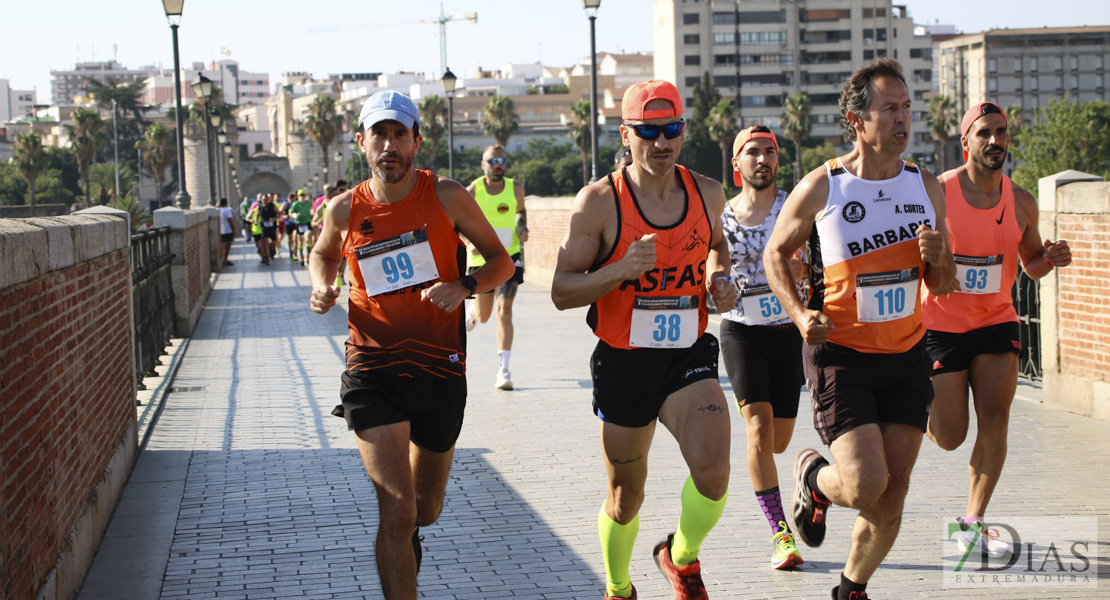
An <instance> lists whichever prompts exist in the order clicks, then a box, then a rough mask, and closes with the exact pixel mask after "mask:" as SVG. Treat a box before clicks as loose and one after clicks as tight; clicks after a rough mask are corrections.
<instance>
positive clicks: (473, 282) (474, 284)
mask: <svg viewBox="0 0 1110 600" xmlns="http://www.w3.org/2000/svg"><path fill="white" fill-rule="evenodd" d="M459 283H461V284H463V287H465V288H466V289H468V290H470V295H471V296H473V295H474V290H476V289H478V280H477V279H474V278H473V277H471V276H470V275H463V276H462V277H459Z"/></svg>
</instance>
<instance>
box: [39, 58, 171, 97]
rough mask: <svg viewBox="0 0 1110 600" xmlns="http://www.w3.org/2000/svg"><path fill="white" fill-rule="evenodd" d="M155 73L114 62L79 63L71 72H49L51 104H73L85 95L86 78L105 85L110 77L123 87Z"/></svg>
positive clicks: (150, 69)
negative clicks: (78, 97) (51, 78)
mask: <svg viewBox="0 0 1110 600" xmlns="http://www.w3.org/2000/svg"><path fill="white" fill-rule="evenodd" d="M157 72H158V69H156V68H154V67H139V68H138V69H128V68H127V67H125V66H123V65H121V64H119V63H118V62H116V61H114V60H107V61H100V62H79V63H77V64H76V65H74V67H73V69H71V70H68V71H51V72H50V76H51V77H53V80H52V81H51V83H50V95H51V102H53V103H54V104H55V105H69V104H74V100H75V98H76V97H77V96H84V95H85V86H86V85H87V84H86V81H85V79H86V78H88V79H95V80H96V81H99V82H100V83H107V81H108V78H109V77H110V78H112V80H113V81H115V82H116V83H117V84H119V85H123V84H127V83H131V82H133V81H135V80H136V79H141V78H144V77H152V76H153V75H154V74H155V73H157Z"/></svg>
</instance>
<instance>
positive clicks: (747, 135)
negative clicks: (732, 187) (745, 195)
mask: <svg viewBox="0 0 1110 600" xmlns="http://www.w3.org/2000/svg"><path fill="white" fill-rule="evenodd" d="M753 129H755V126H754V125H753V126H752V127H749V128H747V129H744V130H742V131H741V132H740V133H738V134H736V139H735V140H733V141H732V156H733V158H735V157H736V155H737V154H740V150H741V149H742V148H743V147H744V144H747V143H748V142H750V141H752V140H753V139H759V138H767V139H769V140H771V141H772V142H774V143H775V152H778V151H779V140H778V138H776V137H775V134H773V133H771V132H769V131H752V130H753ZM732 182H733V183H734V184H736V187H744V180H743V179H741V178H740V169H737V168H735V167H733V169H732Z"/></svg>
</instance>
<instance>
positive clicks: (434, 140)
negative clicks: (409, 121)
mask: <svg viewBox="0 0 1110 600" xmlns="http://www.w3.org/2000/svg"><path fill="white" fill-rule="evenodd" d="M417 110H419V111H420V135H422V136H424V139H425V140H426V141H427V142H428V143H426V144H424V145H422V146H421V147H420V149H421V150H424V148H428V150H426V152H427V153H428V154H430V155H431V158H430V159H429V160H428V161H427V165H428V167H429V168H431V169H432V170H433V171H434V170H435V169H436V158H437V157H438V153H439V141H440V140H442V139H443V136H444V134H446V133H447V103H446V102H444V100H443V98H440V97H439V96H426V97H425V98H424V99H423V100H421V101H420V106H418V107H417Z"/></svg>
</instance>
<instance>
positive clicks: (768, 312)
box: [245, 58, 1071, 600]
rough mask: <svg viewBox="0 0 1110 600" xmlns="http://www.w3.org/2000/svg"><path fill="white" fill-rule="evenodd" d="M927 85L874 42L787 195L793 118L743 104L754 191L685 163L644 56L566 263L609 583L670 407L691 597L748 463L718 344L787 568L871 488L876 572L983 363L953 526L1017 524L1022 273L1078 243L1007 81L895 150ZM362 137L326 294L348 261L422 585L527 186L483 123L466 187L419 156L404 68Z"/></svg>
mask: <svg viewBox="0 0 1110 600" xmlns="http://www.w3.org/2000/svg"><path fill="white" fill-rule="evenodd" d="M911 104H912V101H911V97H910V95H909V92H908V89H907V87H906V85H905V80H904V78H903V75H902V72H901V66H900V65H899V64H898V63H897V62H896V61H894V60H891V59H885V58H884V59H877V60H874V61H871V62H869V63H867V64H865V65H863V66H861V67H860V68H858V69H857V70H856V71H855V72H854V73H852V75H851V77H850V78H849V79H848V81H847V82H846V83H845V85H844V88H843V91H842V93H841V97H840V110H841V124H842V126H843V129H844V133H845V135H846V137H847V138H848V139H849V140H850V141H851V143H852V149H851V150H850V151H849V152H848V153H847V154H845V155H843V156H838V157H832V158H830V159H829V160H828V162H826V163H825V164H823V165H822V166H820V167H819V168H817V169H815V170H813V171H812V172H810V173H808V174H806V175H805V176H804V178H802V180H801V181H800V183H799V184H798V186H797V187H796V188H795V189H794V190H793V191H792V192H791V193H790V194H789V195H788V194H787V193H785V192H784V191H781V190H778V189H777V188H776V186H775V183H774V181H775V176H776V174H777V170H778V166H779V146H778V139H777V137H776V135H775V134H774V132H773V131H771V130H770V129H769V128H767V127H763V126H759V125H756V126H752V127H748V128H746V129H744V130H743V131H741V132H740V133H739V134H738V135H737V136H736V139H735V141H734V144H733V148H732V154H733V158H732V165H733V168H734V182H735V184H736V185H737V186H739V187H740V189H741V191H740V193H739V194H738V195H737V196H735V197H734V198H732V199H728V198H726V196H725V193H724V192H723V188H722V186H721V184H720V182H718V181H715V180H713V179H711V178H708V177H705V176H702V175H699V174H697V173H693V172H691V171H689V170H688V169H686V168H685V167H683V166H681V165H680V164H678V160H679V155H680V151H681V149H682V143H683V140H684V133H685V126H686V121H685V119H684V118H683V117H684V111H683V101H682V98H681V96H680V94H679V92H678V90H677V89H676V88H675V87H674V86H673V85H672V84H670V83H667V82H665V81H646V82H640V83H636V84H633V85H632V86H630V87H629V88H628V89H627V91H626V92H625V94H624V98H623V101H622V103H621V111H622V123H621V126H620V132H621V140H622V144H623V147H622V150H621V151H620V152H618V153H617V155H616V156H615V157H614V162H615V166H614V169H615V170H614V171H613V172H612V173H610V174H609V175H608V176H607V177H604V178H602V179H601V180H599V181H597V182H595V183H592V184H590V185H588V186H586V187H584V188H583V189H582V190H581V191H580V192H579V193H578V196H577V198H576V200H575V203H574V208H573V210H572V213H571V216H570V223H569V227H568V231H567V233H566V237H565V239H564V241H563V243H562V246H561V248H560V249H559V253H558V259H557V265H556V268H555V275H554V279H553V282H552V285H551V297H552V300H553V302H554V304H555V306H556V307H557V308H558V309H560V310H565V309H571V308H578V307H589V309H588V311H587V315H586V320H587V323H588V324H589V326H590V327H591V328H592V329H593V331H594V333H595V334H596V336H597V337H598V342H597V346H596V347H595V349H594V350H593V353H592V355H591V356H590V357H589V369H590V374H591V377H592V381H593V401H592V408H593V412H594V414H595V415H596V416H597V418H598V421H599V434H600V441H601V448H602V456H603V458H604V462H605V466H606V470H607V473H608V485H607V493H606V495H605V499H604V501H603V502H602V505H601V508H600V510H599V512H598V516H597V523H598V532H599V537H600V542H601V551H602V552H601V554H602V560H603V563H604V568H605V577H606V581H605V583H604V585H605V590H604V597H605V598H635V597H636V589H635V587H634V586H633V582H632V580H631V577H630V574H629V566H630V563H631V560H632V550H633V546H634V542H635V540H636V537H637V534H638V530H639V516H638V515H639V510H640V507H641V505H642V503H643V502H644V499H645V497H646V495H647V494H646V491H645V489H644V487H645V483H646V480H647V473H648V461H647V457H648V454H649V450H650V447H651V445H652V439H653V437H654V434H655V431H656V426H657V424H658V423H662V424H663V425H664V426H665V427H666V428H667V430H668V431H669V432H670V433H671V435H672V436H674V438H675V440H676V441H677V443H678V451H679V452H680V454H681V456H682V458H683V459H684V460H685V461H686V464H687V466H688V468H689V476H688V478H687V479H686V481H685V483H684V484H682V486H681V503H682V510H681V514H680V516H679V518H678V522H677V524H676V526H675V528H674V531H673V533H672V534H670V535H668V536H667V537H666V539H664V540H661V541H659V542H658V543H657V544H656V545H655V546H654V549H653V557H654V561H655V563H656V565H657V566H658V568H659V570H660V571H661V572H662V573H663V575H664V576H665V577H666V578H667V580H668V581H669V583H670V585H671V586H672V588H673V590H674V595H675V597H676V598H706V597H708V596H707V591H706V588H705V586H704V583H703V581H702V577H701V562H700V548H701V545H702V542H703V541H704V540H705V539H706V537H707V535H708V534H709V533H710V531H711V530H712V529H713V527H714V526H715V525H716V524H717V522H718V520H719V519H720V517H721V515H722V514H723V511H724V507H725V504H726V500H727V496H728V485H729V480H730V465H729V451H730V448H729V445H730V432H731V425H730V417H729V414H730V411H729V410H728V407H727V405H728V402H727V400H726V398H725V394H724V391H723V389H722V387H721V386H720V384H719V383H718V379H717V377H718V357H719V356H723V358H724V361H725V370H726V371H727V373H728V377H729V380H730V382H731V384H732V391H733V394H734V396H735V400H736V404H737V407H738V409H739V412H740V414H741V416H742V417H743V419H744V422H745V428H746V432H747V470H748V475H749V478H750V480H751V485H752V487H753V492H754V495H755V497H756V503H757V504H758V506H759V511H760V513H761V514H762V515H763V517H764V518H765V519H766V521H767V523H768V526H769V529H770V536H769V541H770V545H771V557H772V558H771V564H772V566H773V567H774V568H777V569H783V568H790V567H794V566H797V565H800V564H802V563H803V562H804V561H803V558H802V556H801V553H800V552H799V550H798V547H797V544H796V543H795V536H797V538H800V539H801V540H802V541H803V542H804V543H805V544H807V545H809V546H814V547H816V546H820V545H821V543H822V542H823V540H824V537H825V521H826V517H827V515H828V511H829V509H830V508H831V507H832V506H833V505H837V506H843V507H848V508H852V509H854V510H857V511H858V517H857V519H856V523H855V525H854V527H853V529H852V533H851V549H850V551H849V553H848V556H847V559H846V561H845V563H844V568H843V571H842V572H841V573H840V575H839V582H837V583H836V585H835V587H833V589H832V597H833V598H834V599H840V600H861V599H866V598H867V597H868V596H867V592H866V587H867V584H868V582H869V581H870V580H871V578H872V576H873V575H874V573H875V571H876V569H877V568H878V567H879V565H880V564H881V563H882V561H883V559H884V558H885V557H886V555H887V553H888V552H889V550H890V548H891V547H892V545H893V543H894V540H895V538H896V536H897V534H898V530H899V526H900V524H901V519H902V511H903V506H904V502H905V498H906V494H907V491H908V489H909V481H910V473H911V471H912V469H913V466H914V463H915V462H916V459H917V454H918V450H919V448H920V445H921V441H922V439H923V437H924V436H926V435H927V436H928V437H929V438H930V439H931V440H933V441H934V442H935V443H936V444H937V445H938V446H940V447H941V448H944V449H946V450H952V449H954V448H956V447H958V446H959V445H960V444H961V443H962V442H963V440H964V438H965V436H966V434H967V430H968V421H969V410H968V396H969V395H968V391H969V389H970V390H971V395H972V397H973V398H974V404H975V409H976V416H977V419H978V424H979V426H978V434H977V437H976V440H975V449H974V451H973V453H972V457H971V464H970V465H969V471H970V479H971V482H970V491H969V497H968V500H967V506H966V510H964V515H963V516H961V517H960V518H959V520H958V521H959V524H960V527H961V528H963V529H964V530H965V531H964V533H962V534H961V535H960V536H959V540H958V541H959V544H960V547H961V549H962V550H966V549H967V548H969V547H971V546H975V547H978V548H979V549H980V550H981V552H982V553H983V554H984V555H988V556H1004V555H1005V554H1007V553H1009V552H1012V551H1013V549H1012V548H1010V547H1008V545H1007V544H1006V543H1005V542H1003V541H1001V540H998V539H994V538H992V536H990V535H988V532H987V527H986V525H985V524H984V515H985V512H986V508H987V505H988V503H989V500H990V498H991V495H992V493H993V490H994V487H995V485H996V483H997V481H998V478H999V476H1000V473H1001V471H1002V466H1003V463H1004V461H1005V457H1006V437H1007V436H1006V432H1007V424H1008V416H1009V412H1008V411H1009V407H1010V403H1011V402H1012V400H1013V396H1014V392H1015V386H1016V381H1017V355H1018V352H1019V351H1020V341H1019V339H1018V334H1017V327H1016V322H1017V317H1016V313H1015V312H1014V309H1013V306H1012V304H1011V301H1010V289H1011V286H1012V284H1013V281H1014V278H1015V274H1016V272H1017V262H1018V259H1019V258H1020V261H1021V263H1022V266H1023V267H1024V270H1025V272H1026V273H1027V274H1028V275H1029V276H1030V277H1033V278H1039V277H1043V276H1044V275H1045V274H1047V273H1049V272H1050V271H1051V270H1052V269H1054V268H1057V267H1063V266H1067V265H1068V264H1070V262H1071V254H1070V249H1069V247H1068V245H1067V243H1066V242H1065V241H1062V240H1060V241H1056V242H1052V241H1050V240H1043V241H1042V239H1041V237H1040V235H1039V233H1038V230H1037V205H1036V202H1035V201H1034V200H1033V198H1032V196H1031V195H1030V194H1029V193H1028V192H1026V191H1025V190H1022V189H1021V188H1019V187H1018V186H1016V185H1014V184H1013V183H1012V182H1011V181H1010V179H1009V178H1008V177H1006V176H1005V175H1004V174H1003V173H1002V171H1001V167H1002V165H1003V162H1004V161H1005V158H1006V155H1007V150H1008V147H1009V136H1008V130H1007V123H1006V118H1005V115H1004V113H1003V111H1001V110H1000V109H999V107H998V106H997V105H995V104H992V103H988V102H984V103H980V104H978V105H975V106H973V107H971V109H969V110H968V111H967V113H966V114H965V115H964V117H963V120H962V123H961V126H960V135H961V138H960V139H961V144H962V145H963V149H964V152H965V157H966V158H967V161H966V164H964V165H961V166H960V167H958V168H956V169H953V170H951V171H948V172H946V173H944V174H942V175H941V176H940V178H937V177H935V176H933V175H932V174H930V173H929V172H927V171H925V170H924V169H922V168H920V167H918V166H917V165H914V164H912V163H909V162H906V161H904V160H903V159H901V158H900V156H901V155H902V154H903V153H904V152H905V150H906V148H907V145H908V143H909V140H910V126H911V120H912V118H911V110H910V107H911ZM356 141H357V142H358V145H359V147H360V149H361V151H362V152H363V153H364V154H365V156H366V159H367V162H368V164H369V165H370V168H371V170H372V172H373V177H372V179H370V180H367V181H365V182H363V183H361V184H359V185H358V186H356V187H355V188H353V189H351V190H349V191H338V192H337V193H336V194H335V196H334V197H333V198H331V200H330V202H329V207H328V209H327V211H326V213H325V214H323V215H322V219H321V224H322V228H321V230H320V233H319V236H320V237H319V242H318V243H316V244H315V245H314V246H313V247H312V252H311V257H310V259H309V274H310V277H311V280H312V293H311V299H310V305H311V308H312V310H313V311H315V312H318V313H324V312H327V311H328V310H330V308H331V307H332V306H333V305H334V303H335V301H336V299H337V298H338V296H339V291H340V290H339V287H338V286H337V285H334V284H335V283H337V282H336V281H335V279H336V277H337V274H338V269H339V266H340V265H341V264H344V263H345V264H346V265H347V267H348V269H349V272H350V275H349V283H350V305H349V309H350V310H349V313H350V316H349V325H350V339H349V340H348V343H347V361H346V370H345V371H344V373H343V375H342V378H341V393H340V394H341V403H340V405H339V406H337V407H336V409H335V411H334V413H333V414H336V415H337V416H341V417H343V418H345V419H346V422H347V424H348V426H349V428H350V429H351V430H353V431H354V432H355V434H356V438H357V441H358V447H359V451H360V454H361V457H362V460H363V463H364V465H365V468H366V470H367V472H368V473H369V475H370V478H371V480H372V481H373V483H374V486H375V488H376V490H377V492H378V494H377V498H378V507H379V511H380V521H379V529H378V537H377V545H376V553H375V555H376V557H377V561H378V571H379V575H380V577H381V581H382V587H383V590H384V593H385V596H386V597H387V598H391V599H392V598H405V599H411V598H415V597H416V589H417V585H416V584H417V571H418V570H419V568H420V562H421V555H422V549H421V546H420V536H419V528H420V527H424V526H428V525H430V524H432V523H433V522H435V520H436V519H437V518H438V516H439V513H440V511H441V510H442V507H443V500H444V493H445V486H446V482H447V477H448V473H449V471H450V465H451V460H452V456H453V451H454V444H455V441H456V439H457V437H458V435H459V432H460V431H461V428H462V423H463V414H464V409H465V405H466V395H467V385H466V376H465V365H466V357H467V354H466V350H467V348H466V332H467V331H469V330H471V329H472V328H473V327H474V325H475V324H476V323H478V322H485V321H486V320H487V319H488V318H489V317H490V315H491V311H492V309H493V306H494V299H495V296H496V307H497V314H498V334H497V341H498V352H499V355H500V366H499V372H498V375H497V378H496V379H495V386H496V387H498V388H501V389H511V388H512V382H511V380H510V373H509V352H510V349H511V344H512V339H513V328H512V302H513V298H514V296H515V294H516V289H517V285H519V284H520V283H521V282H522V281H523V263H522V259H521V251H522V246H521V244H522V243H523V242H526V241H527V239H528V238H527V234H528V229H527V221H526V212H525V209H524V189H523V186H522V185H521V184H520V183H519V182H515V181H513V180H512V179H509V178H507V177H505V172H506V166H507V161H506V158H505V152H504V149H503V148H501V147H500V146H491V147H489V148H487V149H486V151H485V153H484V154H483V165H482V167H483V170H484V176H483V177H482V178H480V179H478V180H475V181H474V182H473V183H471V184H470V186H469V187H465V188H464V187H463V186H462V185H460V184H459V183H456V182H455V181H452V180H450V179H447V178H444V177H441V176H438V175H435V174H434V173H432V172H430V171H424V170H418V169H415V168H413V164H412V161H413V156H414V155H415V153H416V151H417V150H418V149H419V147H420V144H421V142H422V137H421V135H420V117H419V114H418V112H417V110H416V107H415V106H414V105H413V103H412V101H411V100H410V99H409V98H407V97H406V96H404V95H403V94H400V93H397V92H392V91H382V92H379V93H377V94H375V95H374V96H372V97H371V98H370V99H369V100H367V102H366V103H365V105H364V106H363V108H362V111H361V114H360V116H359V121H358V133H357V134H356ZM259 204H260V207H259V208H252V209H251V211H253V212H254V213H255V214H256V215H257V216H256V218H255V219H254V220H251V219H249V218H248V219H247V220H248V221H251V222H252V223H254V222H261V227H262V230H261V231H260V234H261V235H262V237H263V238H266V236H267V234H266V227H268V225H266V224H267V223H269V222H272V221H275V218H276V217H273V215H274V214H278V215H280V214H290V213H292V214H294V215H299V214H300V213H299V212H298V210H297V209H295V208H292V207H291V209H290V210H289V211H288V212H286V213H281V212H279V211H277V209H275V210H274V211H270V210H269V209H266V208H264V207H265V206H268V205H270V204H272V201H268V200H266V199H260V202H259ZM245 216H249V214H248V215H245ZM293 222H294V223H295V224H299V223H300V220H299V218H298V217H294V221H293ZM292 243H293V244H296V242H292ZM293 247H294V246H290V248H291V252H292V248H293ZM260 253H261V256H262V258H263V262H266V261H267V260H268V257H267V256H266V254H265V250H264V248H263V247H262V246H260ZM293 255H296V253H295V252H294V253H293V254H291V256H293ZM300 256H303V255H300ZM709 298H711V299H712V301H713V303H714V305H715V306H716V308H717V310H718V311H719V312H720V313H721V314H722V317H723V319H722V323H721V327H720V331H719V332H718V333H719V337H716V336H714V335H713V333H710V332H708V331H706V328H707V324H708V313H709V311H708V308H707V306H708V302H707V300H708V299H709ZM803 383H804V384H805V386H806V388H807V389H808V392H809V395H810V398H811V404H812V415H813V424H814V427H815V429H816V431H817V433H818V435H819V437H820V439H821V441H822V442H823V443H824V444H826V445H827V446H828V447H829V449H828V453H827V455H828V456H830V457H831V458H832V460H831V461H830V460H829V459H828V458H826V456H825V455H823V454H822V453H819V452H817V451H816V450H813V449H808V448H807V449H803V450H801V451H800V452H799V453H798V455H797V457H796V459H795V461H794V466H793V473H792V474H793V477H792V479H793V490H792V491H791V492H790V494H789V496H790V498H791V502H790V505H791V506H790V509H789V514H788V513H787V507H786V504H785V502H784V500H783V492H782V491H780V478H779V476H778V470H777V466H776V463H775V454H779V453H782V452H784V451H785V450H786V448H787V446H788V445H789V442H790V439H791V437H792V435H793V431H794V428H795V419H796V417H797V414H798V404H799V391H800V389H801V386H802V385H803ZM791 524H793V527H791Z"/></svg>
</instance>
